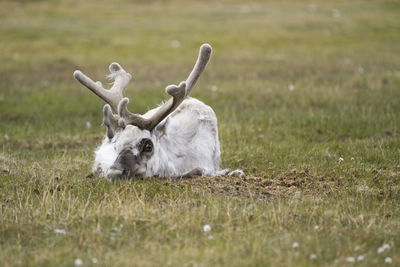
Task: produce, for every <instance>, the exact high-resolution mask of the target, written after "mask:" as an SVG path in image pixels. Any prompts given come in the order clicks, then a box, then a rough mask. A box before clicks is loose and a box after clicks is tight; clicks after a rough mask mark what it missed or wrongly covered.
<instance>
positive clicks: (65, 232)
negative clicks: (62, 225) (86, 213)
mask: <svg viewBox="0 0 400 267" xmlns="http://www.w3.org/2000/svg"><path fill="white" fill-rule="evenodd" d="M54 233H56V234H63V235H66V234H67V231H65V230H64V229H54Z"/></svg>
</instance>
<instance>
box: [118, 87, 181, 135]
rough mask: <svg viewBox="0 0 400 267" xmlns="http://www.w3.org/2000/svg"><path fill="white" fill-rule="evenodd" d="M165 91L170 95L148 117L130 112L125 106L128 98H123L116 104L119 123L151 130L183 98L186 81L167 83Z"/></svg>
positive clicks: (122, 125) (123, 125)
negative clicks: (176, 83) (177, 84)
mask: <svg viewBox="0 0 400 267" xmlns="http://www.w3.org/2000/svg"><path fill="white" fill-rule="evenodd" d="M165 91H166V92H167V93H168V94H169V95H170V96H172V98H171V99H169V100H168V101H167V102H166V103H164V105H162V106H161V107H160V108H159V109H158V110H157V111H156V113H155V114H154V115H153V116H152V117H151V118H149V119H146V118H144V117H143V116H141V115H139V114H134V113H131V112H130V111H129V110H128V109H127V108H126V106H127V105H128V103H129V99H128V98H124V99H122V100H121V102H120V103H119V105H118V114H119V116H120V119H119V125H120V126H121V127H125V125H127V124H133V125H135V126H137V127H139V128H141V129H147V130H149V131H151V130H153V129H154V127H156V126H157V125H158V124H159V123H160V122H161V121H162V120H163V119H165V118H166V117H167V116H168V115H169V114H170V113H171V112H173V111H174V110H175V109H176V108H177V107H178V106H179V105H180V104H181V103H182V101H183V100H184V99H185V96H186V82H181V83H180V84H179V86H176V85H169V86H167V88H165Z"/></svg>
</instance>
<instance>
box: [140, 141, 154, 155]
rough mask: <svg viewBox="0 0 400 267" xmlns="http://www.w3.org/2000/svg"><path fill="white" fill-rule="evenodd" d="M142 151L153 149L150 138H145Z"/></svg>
mask: <svg viewBox="0 0 400 267" xmlns="http://www.w3.org/2000/svg"><path fill="white" fill-rule="evenodd" d="M142 151H143V152H147V153H149V152H152V151H153V143H152V142H151V141H150V140H146V142H145V144H144V146H143V150H142Z"/></svg>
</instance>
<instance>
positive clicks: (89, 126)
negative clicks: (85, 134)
mask: <svg viewBox="0 0 400 267" xmlns="http://www.w3.org/2000/svg"><path fill="white" fill-rule="evenodd" d="M91 127H92V124H91V123H90V121H87V122H86V128H88V129H90V128H91Z"/></svg>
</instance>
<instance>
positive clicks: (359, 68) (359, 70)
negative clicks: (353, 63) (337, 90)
mask: <svg viewBox="0 0 400 267" xmlns="http://www.w3.org/2000/svg"><path fill="white" fill-rule="evenodd" d="M358 72H359V73H360V74H364V68H363V67H361V66H359V67H358Z"/></svg>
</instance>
